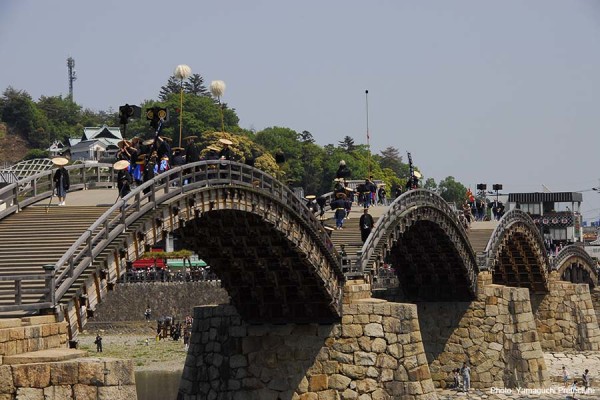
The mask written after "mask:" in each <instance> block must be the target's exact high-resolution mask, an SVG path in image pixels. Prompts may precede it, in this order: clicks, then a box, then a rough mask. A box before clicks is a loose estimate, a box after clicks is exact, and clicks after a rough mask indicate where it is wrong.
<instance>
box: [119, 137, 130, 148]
mask: <svg viewBox="0 0 600 400" xmlns="http://www.w3.org/2000/svg"><path fill="white" fill-rule="evenodd" d="M125 145H127V146H131V142H130V141H129V140H127V139H123V140H121V141H119V143H117V146H119V148H120V149H122V148H123V147H125Z"/></svg>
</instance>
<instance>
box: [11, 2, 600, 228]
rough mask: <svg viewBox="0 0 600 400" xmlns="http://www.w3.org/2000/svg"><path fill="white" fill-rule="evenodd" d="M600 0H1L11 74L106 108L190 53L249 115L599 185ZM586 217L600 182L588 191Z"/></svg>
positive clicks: (446, 165)
mask: <svg viewBox="0 0 600 400" xmlns="http://www.w3.org/2000/svg"><path fill="white" fill-rule="evenodd" d="M599 41H600V3H599V2H597V1H555V0H538V1H536V0H531V1H513V0H507V1H502V2H500V1H497V2H491V1H475V0H474V1H447V0H439V1H426V0H425V1H399V0H397V1H354V0H349V1H313V0H306V1H303V2H287V1H260V0H259V1H241V0H239V1H234V0H230V1H218V2H217V1H213V2H207V1H185V0H181V1H175V2H163V1H160V2H159V1H155V0H147V1H115V0H105V1H101V2H83V1H74V0H65V1H58V0H57V1H33V0H2V2H0V60H2V61H1V62H0V89H2V90H4V89H5V88H6V87H7V86H9V85H10V86H13V87H14V88H16V89H22V90H26V91H27V92H29V93H30V94H31V95H32V96H33V97H34V98H35V99H37V98H38V97H39V96H40V95H58V94H63V95H66V94H67V93H68V81H67V67H66V59H67V58H68V57H69V56H71V57H73V58H74V59H75V63H76V70H77V74H78V79H77V81H76V82H75V90H74V97H75V101H77V102H78V103H79V104H81V105H83V106H84V107H86V108H91V109H94V110H108V109H109V108H112V109H117V108H118V106H119V105H121V104H125V103H130V104H138V103H140V102H141V101H143V100H145V99H150V98H156V97H157V95H158V92H159V89H160V87H161V86H162V85H163V84H164V83H165V82H166V81H167V79H168V78H169V76H170V75H171V74H172V73H173V70H174V68H175V67H176V66H177V65H178V64H188V65H189V66H190V67H191V68H192V70H193V72H194V73H199V74H200V75H202V76H203V77H204V79H205V81H206V82H207V83H210V81H212V80H216V79H220V80H223V81H225V83H226V84H227V90H226V92H225V95H224V96H223V101H225V102H227V103H228V104H229V105H230V106H231V107H233V108H235V109H236V111H237V113H238V115H239V117H240V125H241V126H242V127H244V128H248V129H256V130H261V129H263V128H265V127H269V126H285V127H289V128H292V129H294V130H297V131H303V130H308V131H310V132H311V133H312V134H313V135H314V137H315V139H316V140H317V142H318V143H319V144H321V145H325V144H328V143H334V144H336V143H337V142H338V141H340V140H341V139H342V138H343V137H344V136H346V135H347V136H350V137H352V138H354V139H355V141H356V142H357V143H365V142H366V106H365V93H364V92H365V89H368V90H369V128H370V132H371V141H370V144H371V147H372V149H373V151H374V152H379V151H380V150H382V149H384V148H385V147H387V146H393V147H396V148H397V149H399V150H400V152H401V154H403V155H405V154H406V151H410V152H411V154H412V156H413V159H414V161H415V163H416V164H417V165H418V166H419V167H420V169H421V170H422V171H423V173H424V175H425V176H426V177H433V178H435V179H436V181H439V180H440V179H443V178H445V177H446V176H448V175H452V176H454V177H455V178H456V179H457V180H458V181H460V182H463V183H464V184H465V185H467V186H471V187H472V188H474V187H475V185H476V184H477V183H480V182H483V183H488V184H490V185H491V184H492V183H502V184H504V188H505V189H506V191H507V192H522V191H541V190H542V184H544V185H546V186H547V187H548V188H550V189H551V190H553V191H571V190H573V191H575V190H582V189H588V190H589V189H591V188H592V187H594V186H600V182H599V178H600V171H599V170H598V168H597V165H598V158H597V154H596V153H597V152H598V150H599V149H600V137H599V135H598V134H597V131H598V127H599V123H598V122H599V116H600V113H599V112H598V109H599V108H600V101H599V100H600V95H599V93H600V91H599V89H600V78H599V74H600V55H599V51H598V50H599ZM583 209H584V217H586V218H599V217H600V194H596V193H595V192H592V191H588V192H584V207H583Z"/></svg>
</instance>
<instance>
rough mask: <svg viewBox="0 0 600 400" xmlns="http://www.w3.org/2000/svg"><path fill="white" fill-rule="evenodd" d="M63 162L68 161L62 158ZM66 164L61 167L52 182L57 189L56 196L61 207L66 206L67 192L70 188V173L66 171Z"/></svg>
mask: <svg viewBox="0 0 600 400" xmlns="http://www.w3.org/2000/svg"><path fill="white" fill-rule="evenodd" d="M61 160H65V161H67V160H66V159H65V158H62V159H61ZM65 164H66V162H65ZM65 164H61V165H59V167H58V169H57V170H56V172H55V173H54V176H53V178H52V181H53V182H54V187H55V188H56V196H57V197H58V205H59V206H64V205H65V199H66V198H67V191H68V190H69V187H70V182H69V172H68V171H67V170H66V169H65Z"/></svg>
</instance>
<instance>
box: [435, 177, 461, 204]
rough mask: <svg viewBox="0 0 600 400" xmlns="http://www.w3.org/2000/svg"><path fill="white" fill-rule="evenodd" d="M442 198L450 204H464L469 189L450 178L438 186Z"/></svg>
mask: <svg viewBox="0 0 600 400" xmlns="http://www.w3.org/2000/svg"><path fill="white" fill-rule="evenodd" d="M438 189H439V193H440V196H442V198H443V199H444V200H446V201H447V202H448V203H459V204H461V203H463V202H464V201H465V199H466V194H467V188H466V187H465V186H464V185H463V184H462V183H460V182H457V181H456V180H455V179H454V177H453V176H448V177H446V178H445V179H443V180H441V181H440V184H439V185H438Z"/></svg>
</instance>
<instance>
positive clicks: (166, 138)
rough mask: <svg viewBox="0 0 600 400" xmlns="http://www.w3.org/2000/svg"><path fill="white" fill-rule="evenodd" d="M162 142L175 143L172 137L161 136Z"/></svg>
mask: <svg viewBox="0 0 600 400" xmlns="http://www.w3.org/2000/svg"><path fill="white" fill-rule="evenodd" d="M160 138H161V139H162V140H166V141H167V142H169V143H171V142H172V141H173V139H171V138H170V137H166V136H161V137H160Z"/></svg>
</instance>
